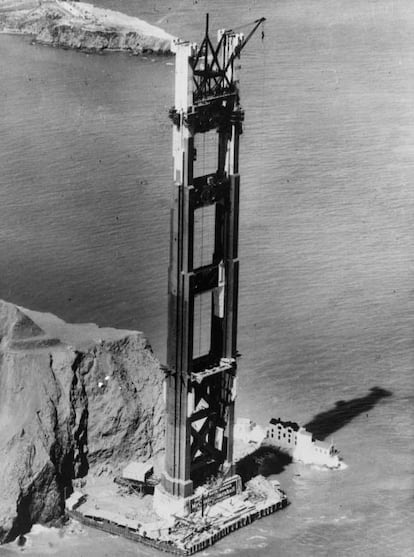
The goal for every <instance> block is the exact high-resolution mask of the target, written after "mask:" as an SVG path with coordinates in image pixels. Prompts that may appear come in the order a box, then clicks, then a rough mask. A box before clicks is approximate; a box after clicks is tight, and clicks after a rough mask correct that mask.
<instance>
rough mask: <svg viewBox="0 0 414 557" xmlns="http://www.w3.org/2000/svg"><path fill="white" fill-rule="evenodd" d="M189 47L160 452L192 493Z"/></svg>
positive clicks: (176, 156) (179, 484)
mask: <svg viewBox="0 0 414 557" xmlns="http://www.w3.org/2000/svg"><path fill="white" fill-rule="evenodd" d="M193 50H194V46H193V45H191V44H189V43H181V44H178V45H177V53H176V82H175V107H176V110H177V112H178V114H179V115H180V125H179V126H173V164H174V188H173V199H172V208H171V246H170V267H169V283H168V340H167V367H168V370H169V374H168V375H167V377H166V382H167V385H166V393H167V401H166V406H167V408H166V411H167V420H166V451H165V470H164V473H163V478H162V483H163V486H164V488H165V489H166V491H167V492H168V493H170V494H172V495H175V496H180V497H187V496H189V495H191V494H192V492H193V484H192V481H191V478H190V472H191V455H190V429H189V424H188V419H187V414H188V412H187V404H188V376H189V373H190V372H191V363H192V356H193V354H192V350H193V320H194V295H193V286H192V281H193V274H192V264H193V263H192V259H193V228H194V211H193V208H192V207H191V201H190V189H191V188H192V181H193V160H194V139H193V136H192V134H191V132H190V130H189V129H188V127H187V126H185V125H184V117H185V116H186V114H187V111H188V107H189V106H190V105H191V103H192V73H191V71H190V66H189V57H190V56H191V55H192V54H193Z"/></svg>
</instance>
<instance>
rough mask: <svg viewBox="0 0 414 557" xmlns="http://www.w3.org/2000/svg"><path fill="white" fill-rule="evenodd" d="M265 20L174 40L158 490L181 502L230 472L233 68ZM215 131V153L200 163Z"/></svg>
mask: <svg viewBox="0 0 414 557" xmlns="http://www.w3.org/2000/svg"><path fill="white" fill-rule="evenodd" d="M262 21H263V19H261V20H257V21H256V22H254V27H253V29H252V31H251V32H250V34H249V35H248V36H247V37H246V38H245V37H244V36H243V35H242V34H238V33H235V32H233V31H228V30H221V31H219V32H218V37H217V42H216V44H214V45H213V43H212V41H211V39H210V36H209V29H208V16H207V18H206V30H205V36H204V39H203V41H202V43H201V45H200V46H197V45H196V44H194V43H190V42H182V41H180V42H177V43H176V71H175V105H174V108H173V109H171V111H170V117H171V119H172V122H173V165H174V182H173V195H172V204H171V237H170V265H169V282H168V347H167V366H166V381H165V388H166V393H165V394H166V415H167V419H166V454H165V468H164V471H163V475H162V486H163V489H164V490H165V492H166V493H167V494H168V495H170V496H175V497H179V498H186V497H189V496H190V495H192V493H193V487H194V484H198V483H202V482H203V481H204V480H205V479H206V478H207V477H208V476H210V475H214V474H216V473H217V472H218V471H221V472H222V473H223V474H224V475H227V474H228V475H231V473H232V470H233V425H234V404H235V398H236V357H237V306H238V282H239V260H238V235H239V233H238V228H239V188H240V176H239V138H240V134H241V133H242V122H243V117H244V113H243V110H242V108H241V106H240V99H239V88H238V81H237V76H236V69H237V68H236V61H237V59H238V58H239V56H240V52H241V50H242V49H243V47H244V46H245V44H246V43H247V41H248V40H249V39H250V37H251V36H252V34H253V33H254V32H255V31H256V29H257V28H258V26H259V25H260V24H261V23H262ZM212 134H213V137H212V139H213V143H214V145H215V146H214V156H213V157H210V159H209V160H208V161H206V160H202V161H201V162H202V164H200V158H201V159H203V158H204V155H205V153H203V148H202V147H203V141H204V138H205V136H206V135H209V137H210V140H211V136H212ZM196 161H197V162H196ZM206 166H207V167H206ZM205 214H207V215H209V218H207V217H205Z"/></svg>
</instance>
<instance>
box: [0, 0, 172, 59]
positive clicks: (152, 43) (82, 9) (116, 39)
mask: <svg viewBox="0 0 414 557" xmlns="http://www.w3.org/2000/svg"><path fill="white" fill-rule="evenodd" d="M0 31H2V32H6V33H22V34H27V35H33V37H34V40H35V41H36V42H38V43H42V44H48V45H51V46H57V47H63V48H72V49H78V50H83V51H86V52H103V51H117V50H121V51H126V52H130V53H132V54H141V53H143V52H154V53H159V54H169V53H170V52H171V51H172V48H173V46H172V44H173V40H174V37H173V36H172V35H170V34H169V33H166V32H165V31H164V30H163V29H160V28H159V27H156V26H155V25H150V24H149V23H147V22H146V21H143V20H141V19H139V18H137V17H130V16H127V15H125V14H123V13H120V12H116V11H113V10H105V9H102V8H97V7H95V6H93V5H92V4H87V3H85V2H68V1H66V2H65V1H63V0H0Z"/></svg>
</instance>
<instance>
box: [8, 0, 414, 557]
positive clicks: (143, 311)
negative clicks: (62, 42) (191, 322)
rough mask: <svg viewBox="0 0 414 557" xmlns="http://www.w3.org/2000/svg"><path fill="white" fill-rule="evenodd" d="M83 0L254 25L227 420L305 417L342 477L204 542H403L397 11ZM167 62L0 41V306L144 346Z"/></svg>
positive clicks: (409, 467)
mask: <svg viewBox="0 0 414 557" xmlns="http://www.w3.org/2000/svg"><path fill="white" fill-rule="evenodd" d="M96 3H97V4H99V5H101V6H104V7H112V8H116V9H120V10H123V11H125V12H127V13H130V14H132V15H141V16H142V17H144V18H146V19H148V20H149V21H151V22H153V23H156V22H159V23H160V25H162V26H163V27H164V28H165V29H166V30H167V31H170V32H171V33H174V34H177V35H181V36H186V37H189V38H191V39H198V38H199V36H200V34H201V30H202V26H203V14H204V13H205V12H206V11H207V9H208V11H209V12H210V17H211V25H212V27H213V28H214V27H221V26H226V27H228V26H236V25H237V24H243V23H245V22H249V21H251V20H252V19H255V18H256V17H259V16H262V15H264V16H266V17H267V18H268V21H267V23H266V28H265V39H264V41H263V42H262V41H261V39H260V34H258V35H256V36H255V37H254V38H253V39H252V41H251V43H250V44H249V45H248V47H246V50H245V51H244V52H243V58H242V72H241V92H242V100H243V105H244V108H245V109H246V122H245V133H244V135H243V137H242V157H241V172H242V197H241V230H240V246H241V255H240V258H241V288H240V323H239V350H240V352H241V353H242V355H243V357H242V358H241V360H240V389H239V392H240V394H239V400H238V413H239V415H242V416H250V417H252V418H253V419H255V420H256V421H258V422H259V423H263V424H265V423H266V422H267V420H268V419H269V418H271V417H272V416H273V417H277V416H281V417H284V418H289V419H294V420H297V421H300V422H302V423H308V422H311V423H312V422H313V424H314V425H315V424H316V426H318V427H324V428H325V429H324V431H325V432H326V434H327V435H328V436H329V437H330V436H331V435H333V437H334V442H335V444H336V445H337V446H338V447H339V448H340V449H341V451H342V454H343V457H344V460H345V462H346V463H347V464H348V468H347V469H346V470H344V471H341V472H323V471H320V470H314V469H310V468H305V467H303V466H300V465H297V464H295V465H290V466H289V467H288V468H287V469H286V470H285V471H284V472H283V473H282V474H281V475H280V478H279V479H280V480H281V481H282V483H283V486H284V487H285V488H286V490H287V492H288V495H289V497H290V499H291V501H292V505H291V506H290V507H289V508H288V510H286V511H285V512H283V513H279V514H277V515H274V516H272V517H268V518H266V519H264V520H261V521H259V522H257V523H256V524H254V525H252V526H251V527H249V528H246V529H244V530H242V531H240V533H239V534H237V535H233V536H230V537H228V538H226V539H225V540H223V541H222V542H220V543H219V544H218V545H217V546H215V547H214V548H212V549H211V550H209V551H208V552H204V555H218V554H222V553H228V554H234V555H241V556H243V557H247V556H250V555H259V556H262V557H265V556H268V555H278V556H279V555H280V556H288V557H300V556H308V555H309V556H324V555H330V556H332V555H334V556H345V555H346V556H349V555H353V556H354V555H355V556H384V557H388V556H402V555H404V556H405V555H414V538H413V535H412V534H411V530H412V528H411V527H410V524H411V525H412V524H413V521H414V512H413V508H412V502H413V472H414V464H413V456H414V455H413V426H414V416H413V400H414V385H413V378H412V369H413V310H414V286H413V283H414V281H413V278H414V249H413V225H414V216H413V215H414V193H413V192H414V189H413V181H414V154H413V153H414V132H413V130H414V125H413V122H414V100H413V99H414V97H413V91H414V73H413V71H414V43H413V40H412V28H413V25H414V7H413V5H412V2H411V1H410V0H397V1H394V2H388V1H385V0H377V1H374V0H372V1H370V0H359V1H356V0H350V1H345V0H344V1H339V0H332V1H330V0H315V1H312V2H310V1H307V0H289V1H288V0H283V1H280V2H270V1H265V0H258V1H255V2H245V3H243V4H242V6H240V4H239V3H238V2H236V1H234V0H231V1H227V2H225V3H224V2H219V1H218V0H217V1H216V0H214V1H209V2H207V1H205V0H198V2H192V1H181V2H180V1H178V0H177V1H173V2H167V0H163V1H159V2H158V1H155V2H154V1H152V2H149V1H147V2H140V3H138V2H134V0H125V1H116V2H115V1H110V0H104V1H100V2H96ZM172 64H173V59H165V58H158V57H151V56H149V57H146V58H145V59H140V58H134V57H130V56H127V55H122V54H112V55H106V56H87V55H84V54H79V53H76V52H70V51H62V50H55V49H52V48H48V47H40V46H32V45H30V41H29V40H27V39H23V38H20V37H8V36H0V170H1V172H0V262H1V274H0V297H1V298H4V299H7V300H10V301H13V302H15V303H18V304H21V305H24V306H27V307H29V308H32V309H37V310H42V311H51V312H54V313H57V314H58V315H60V316H61V317H63V318H65V319H66V320H69V321H94V322H97V323H99V324H100V325H112V326H119V327H123V328H133V329H140V330H143V331H144V332H145V333H146V334H147V336H148V337H149V340H150V342H151V344H152V345H153V347H154V350H155V351H156V353H157V354H158V355H159V357H160V358H161V359H163V358H164V353H165V349H164V345H165V339H166V285H167V265H168V242H169V222H168V212H169V198H170V175H171V129H170V124H169V121H168V118H167V110H168V108H169V107H170V105H171V104H172V102H173V101H172V99H173V92H172V87H173V71H174V67H173V65H172ZM375 387H378V388H380V389H385V390H387V392H388V393H391V396H382V395H381V393H382V391H380V390H378V389H377V390H374V391H372V390H371V389H373V388H375ZM388 393H387V394H388ZM341 400H342V401H344V403H345V406H344V405H342V406H338V405H336V403H337V402H338V401H341ZM338 409H339V410H338ZM317 414H320V415H319V416H316V415H317ZM315 416H316V417H315ZM89 535H90V540H91V542H92V541H93V544H92V543H91V544H90V547H89V549H88V550H87V551H86V550H85V551H86V552H84V553H83V554H84V555H90V556H97V555H127V556H129V555H137V554H138V555H141V554H142V555H153V554H154V553H153V552H150V551H148V550H146V549H142V548H137V547H136V546H134V545H132V544H129V543H128V542H126V541H123V540H118V539H116V538H110V537H107V536H101V537H99V536H97V535H96V533H90V534H89ZM68 551H69V550H68ZM71 554H72V553H70V552H69V553H68V555H71ZM77 554H79V552H78V551H77Z"/></svg>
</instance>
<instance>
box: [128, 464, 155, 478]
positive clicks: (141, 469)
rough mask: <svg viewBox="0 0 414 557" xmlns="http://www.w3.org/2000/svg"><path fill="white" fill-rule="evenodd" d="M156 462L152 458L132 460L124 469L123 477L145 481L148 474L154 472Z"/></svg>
mask: <svg viewBox="0 0 414 557" xmlns="http://www.w3.org/2000/svg"><path fill="white" fill-rule="evenodd" d="M153 467H154V463H153V461H152V460H147V462H130V463H129V464H128V466H126V467H125V468H124V469H123V471H122V477H123V478H125V479H128V480H137V481H138V482H145V479H146V476H147V475H148V474H149V473H150V472H152V470H153Z"/></svg>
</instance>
